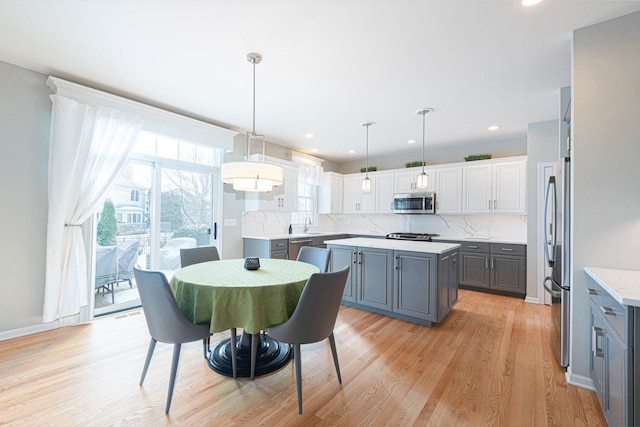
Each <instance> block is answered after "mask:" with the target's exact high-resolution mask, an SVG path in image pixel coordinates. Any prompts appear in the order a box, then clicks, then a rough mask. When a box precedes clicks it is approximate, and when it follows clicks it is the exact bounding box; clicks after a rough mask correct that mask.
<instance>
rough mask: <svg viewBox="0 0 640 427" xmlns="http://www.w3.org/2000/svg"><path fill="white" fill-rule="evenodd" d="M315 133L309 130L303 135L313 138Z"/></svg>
mask: <svg viewBox="0 0 640 427" xmlns="http://www.w3.org/2000/svg"><path fill="white" fill-rule="evenodd" d="M314 136H315V135H314V134H312V133H311V132H309V133H308V134H306V135H305V137H306V138H313V137H314Z"/></svg>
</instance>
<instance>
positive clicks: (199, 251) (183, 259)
mask: <svg viewBox="0 0 640 427" xmlns="http://www.w3.org/2000/svg"><path fill="white" fill-rule="evenodd" d="M219 259H220V255H219V254H218V248H216V247H215V246H199V247H197V248H188V249H180V265H181V266H182V267H183V268H184V267H186V266H188V265H192V264H199V263H201V262H207V261H217V260H219Z"/></svg>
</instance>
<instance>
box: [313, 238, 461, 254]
mask: <svg viewBox="0 0 640 427" xmlns="http://www.w3.org/2000/svg"><path fill="white" fill-rule="evenodd" d="M324 243H325V244H327V245H342V246H358V247H366V248H379V249H392V250H396V251H410V252H423V253H428V254H443V253H445V252H449V251H451V250H454V249H457V248H459V247H460V245H458V244H455V243H437V242H414V241H407V240H391V239H369V238H365V237H354V238H350V239H339V240H325V242H324Z"/></svg>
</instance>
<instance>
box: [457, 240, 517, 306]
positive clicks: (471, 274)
mask: <svg viewBox="0 0 640 427" xmlns="http://www.w3.org/2000/svg"><path fill="white" fill-rule="evenodd" d="M460 285H461V286H462V287H464V288H466V289H482V290H490V291H496V292H499V293H507V294H512V295H519V296H524V295H525V294H526V293H527V283H526V246H525V245H508V244H501V243H484V242H460Z"/></svg>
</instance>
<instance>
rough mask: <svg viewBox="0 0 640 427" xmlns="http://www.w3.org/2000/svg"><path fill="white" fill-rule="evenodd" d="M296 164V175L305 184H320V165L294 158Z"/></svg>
mask: <svg viewBox="0 0 640 427" xmlns="http://www.w3.org/2000/svg"><path fill="white" fill-rule="evenodd" d="M295 160H296V163H297V164H298V177H299V179H300V180H301V181H302V182H304V183H305V184H307V185H320V184H322V166H320V165H319V164H317V163H314V162H309V161H305V160H299V159H295Z"/></svg>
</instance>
